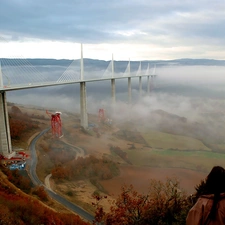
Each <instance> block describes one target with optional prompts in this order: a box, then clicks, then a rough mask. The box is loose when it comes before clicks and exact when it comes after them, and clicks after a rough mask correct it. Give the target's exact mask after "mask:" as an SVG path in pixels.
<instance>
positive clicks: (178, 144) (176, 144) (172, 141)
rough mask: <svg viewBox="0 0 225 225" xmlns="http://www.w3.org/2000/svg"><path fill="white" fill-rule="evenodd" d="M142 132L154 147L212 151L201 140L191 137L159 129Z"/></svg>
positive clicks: (148, 142)
mask: <svg viewBox="0 0 225 225" xmlns="http://www.w3.org/2000/svg"><path fill="white" fill-rule="evenodd" d="M141 134H142V137H143V138H144V139H145V141H146V142H147V144H148V145H149V146H151V147H152V148H160V149H176V150H203V151H210V149H209V148H208V147H206V146H205V145H204V144H203V143H202V142H201V141H199V140H197V139H194V138H191V137H186V136H181V135H173V134H168V133H163V132H159V131H146V132H144V131H143V132H142V133H141Z"/></svg>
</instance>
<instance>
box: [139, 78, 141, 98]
mask: <svg viewBox="0 0 225 225" xmlns="http://www.w3.org/2000/svg"><path fill="white" fill-rule="evenodd" d="M139 95H140V97H141V96H142V80H141V77H139Z"/></svg>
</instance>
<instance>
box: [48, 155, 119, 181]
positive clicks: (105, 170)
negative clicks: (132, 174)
mask: <svg viewBox="0 0 225 225" xmlns="http://www.w3.org/2000/svg"><path fill="white" fill-rule="evenodd" d="M118 174H119V169H118V168H117V165H116V163H114V162H112V161H110V160H108V159H98V158H96V157H94V156H88V157H86V158H82V157H78V159H74V160H72V161H70V162H68V163H67V164H65V165H59V166H56V167H55V168H54V169H53V170H52V177H53V178H54V179H58V180H59V179H67V180H75V179H80V178H82V179H84V178H98V179H102V180H105V179H110V178H112V177H114V176H116V175H118Z"/></svg>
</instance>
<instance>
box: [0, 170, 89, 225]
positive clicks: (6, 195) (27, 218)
mask: <svg viewBox="0 0 225 225" xmlns="http://www.w3.org/2000/svg"><path fill="white" fill-rule="evenodd" d="M0 224H2V225H14V224H18V225H25V224H45V225H50V224H57V225H67V224H68V225H71V224H77V225H85V224H86V225H87V224H88V223H86V222H84V221H83V220H81V219H80V217H79V216H76V215H74V214H66V213H58V212H56V211H54V210H52V209H50V208H49V207H47V206H45V205H44V204H42V203H41V202H40V201H39V200H38V199H36V198H34V197H32V196H29V195H27V194H25V193H24V192H22V191H21V190H19V189H18V188H16V187H15V186H14V185H13V184H12V183H11V182H10V181H9V180H8V178H7V177H6V176H5V175H4V174H3V173H2V172H1V171H0Z"/></svg>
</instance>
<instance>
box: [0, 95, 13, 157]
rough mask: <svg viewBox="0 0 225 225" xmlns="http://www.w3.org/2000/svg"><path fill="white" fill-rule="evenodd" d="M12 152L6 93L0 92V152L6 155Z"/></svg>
mask: <svg viewBox="0 0 225 225" xmlns="http://www.w3.org/2000/svg"><path fill="white" fill-rule="evenodd" d="M11 153H12V144H11V135H10V128H9V117H8V110H7V101H6V93H5V92H2V93H0V154H2V155H4V156H6V157H8V155H10V154H11Z"/></svg>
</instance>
